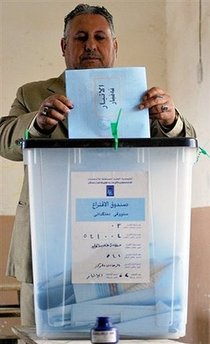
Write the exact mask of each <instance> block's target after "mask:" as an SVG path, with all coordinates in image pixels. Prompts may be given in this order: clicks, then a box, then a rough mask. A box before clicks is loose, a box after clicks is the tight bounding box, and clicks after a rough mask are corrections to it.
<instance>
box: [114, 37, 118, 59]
mask: <svg viewBox="0 0 210 344" xmlns="http://www.w3.org/2000/svg"><path fill="white" fill-rule="evenodd" d="M114 50H115V55H116V57H117V52H118V41H117V39H116V38H115V40H114Z"/></svg>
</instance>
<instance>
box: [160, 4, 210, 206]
mask: <svg viewBox="0 0 210 344" xmlns="http://www.w3.org/2000/svg"><path fill="white" fill-rule="evenodd" d="M201 14H202V22H201V47H202V60H203V80H202V81H201V82H200V80H199V75H198V62H199V0H181V1H172V0H168V1H167V6H166V17H167V47H166V48H167V85H168V89H169V90H170V92H171V94H173V96H174V100H175V103H176V106H177V107H178V109H180V110H181V112H182V113H183V114H184V115H185V116H186V117H187V118H189V119H190V121H191V123H193V125H194V127H195V129H196V132H197V136H198V140H199V145H200V146H201V147H202V148H204V149H205V150H206V151H207V152H208V153H209V155H210V1H209V0H202V11H201ZM192 191H193V192H192V204H193V206H194V207H202V206H209V205H210V158H208V157H207V156H205V155H200V157H199V159H198V162H197V163H195V165H194V167H193V189H192Z"/></svg>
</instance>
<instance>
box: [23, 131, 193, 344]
mask: <svg viewBox="0 0 210 344" xmlns="http://www.w3.org/2000/svg"><path fill="white" fill-rule="evenodd" d="M23 154H24V161H25V163H26V164H27V167H28V178H29V199H30V216H31V239H32V257H33V277H34V300H35V318H36V331H37V335H38V336H39V337H45V338H51V339H57V338H61V339H62V338H70V339H71V338H89V333H90V329H91V327H92V326H93V325H94V324H95V320H96V317H99V316H109V317H111V319H112V322H113V324H114V326H115V327H117V329H118V330H119V334H120V338H172V339H173V338H180V337H182V336H184V335H185V328H186V322H187V299H188V267H189V244H190V219H191V183H192V168H193V163H194V162H195V160H196V154H197V141H196V140H195V139H193V138H176V139H168V138H164V139H121V140H119V142H118V145H116V142H114V140H112V139H81V140H79V139H66V140H50V139H29V140H25V141H24V142H23Z"/></svg>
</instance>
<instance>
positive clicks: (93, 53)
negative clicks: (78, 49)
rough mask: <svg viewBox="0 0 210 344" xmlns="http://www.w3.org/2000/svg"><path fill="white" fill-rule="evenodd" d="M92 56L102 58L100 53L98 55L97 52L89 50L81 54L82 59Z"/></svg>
mask: <svg viewBox="0 0 210 344" xmlns="http://www.w3.org/2000/svg"><path fill="white" fill-rule="evenodd" d="M90 58H93V59H100V58H101V57H100V55H98V54H97V53H96V52H94V51H93V52H88V53H85V54H83V55H81V60H85V59H90Z"/></svg>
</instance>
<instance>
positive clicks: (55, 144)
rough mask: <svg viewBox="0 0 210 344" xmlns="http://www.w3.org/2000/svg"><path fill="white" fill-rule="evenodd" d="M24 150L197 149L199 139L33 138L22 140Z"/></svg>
mask: <svg viewBox="0 0 210 344" xmlns="http://www.w3.org/2000/svg"><path fill="white" fill-rule="evenodd" d="M20 144H21V146H22V148H23V149H27V148H116V144H117V147H119V148H123V147H125V148H132V147H137V148H138V147H139V148H141V147H144V148H145V147H148V148H155V147H190V148H197V147H198V142H197V139H195V138H193V137H176V138H168V137H164V138H162V137H161V138H137V139H136V138H122V139H118V141H117V142H116V141H115V140H114V139H110V138H97V139H90V138H88V139H56V140H54V139H49V138H47V139H46V138H39V139H35V138H33V139H32V138H31V139H25V140H21V141H20Z"/></svg>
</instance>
